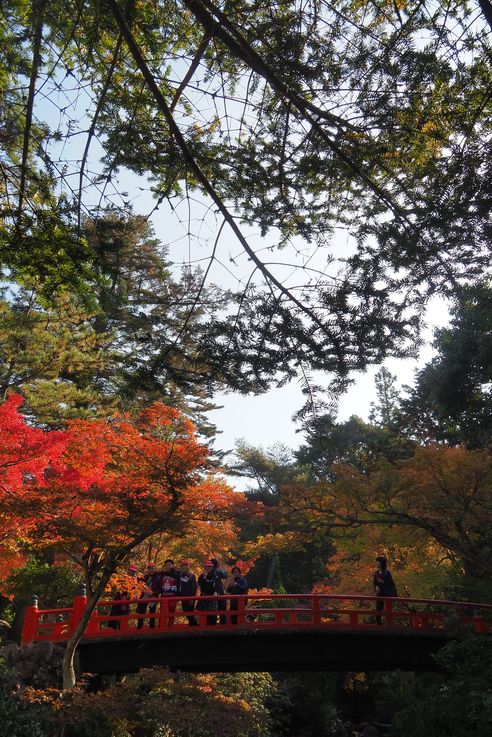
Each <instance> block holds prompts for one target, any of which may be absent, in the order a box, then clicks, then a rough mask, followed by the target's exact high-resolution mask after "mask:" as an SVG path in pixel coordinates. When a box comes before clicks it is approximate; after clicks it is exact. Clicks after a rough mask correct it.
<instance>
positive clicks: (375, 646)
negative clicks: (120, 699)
mask: <svg viewBox="0 0 492 737" xmlns="http://www.w3.org/2000/svg"><path fill="white" fill-rule="evenodd" d="M447 642H448V638H447V637H446V635H445V634H443V633H431V634H429V633H420V632H409V631H408V629H407V630H406V631H405V632H402V631H401V630H400V631H398V630H396V629H389V628H386V627H381V628H379V627H378V628H374V629H371V630H368V631H367V632H361V631H360V630H359V631H355V630H351V629H343V630H341V629H338V630H337V631H331V632H330V631H329V630H328V631H327V629H326V628H324V629H320V630H313V629H310V630H309V631H307V630H305V631H303V630H290V631H289V630H283V631H281V632H279V631H251V630H247V631H241V630H240V629H238V630H237V632H236V631H234V632H231V631H226V632H224V631H222V632H221V631H217V632H194V631H193V629H190V631H189V632H188V631H186V632H183V631H181V632H176V633H169V634H168V633H166V634H165V635H157V634H156V635H150V636H145V635H143V634H142V635H138V636H133V637H128V636H125V637H120V636H114V637H111V638H110V639H109V638H108V637H105V638H98V639H91V640H86V641H82V643H81V644H80V646H79V654H78V659H79V663H78V667H79V670H80V672H83V673H131V672H135V671H138V670H139V669H140V668H150V667H152V666H166V667H168V668H170V669H171V670H173V671H187V672H197V673H207V672H208V673H210V672H217V673H219V672H239V671H262V672H266V671H271V672H275V671H347V670H349V671H351V670H354V671H374V670H377V671H384V670H414V671H417V670H436V664H435V661H434V659H433V657H432V655H433V654H435V653H436V652H437V651H438V650H439V649H440V648H442V647H443V646H444V645H445V644H446V643H447Z"/></svg>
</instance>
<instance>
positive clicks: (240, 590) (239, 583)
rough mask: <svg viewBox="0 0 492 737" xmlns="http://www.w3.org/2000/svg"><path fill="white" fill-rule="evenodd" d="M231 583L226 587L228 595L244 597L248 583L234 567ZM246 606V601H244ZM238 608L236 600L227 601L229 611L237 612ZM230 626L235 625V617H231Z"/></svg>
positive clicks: (233, 615)
mask: <svg viewBox="0 0 492 737" xmlns="http://www.w3.org/2000/svg"><path fill="white" fill-rule="evenodd" d="M231 575H232V583H230V584H229V586H228V587H227V593H228V594H235V597H237V596H246V594H247V593H248V581H247V579H246V577H245V576H243V575H241V570H240V569H239V568H238V567H237V566H234V568H233V569H232V570H231ZM244 603H245V604H246V599H245V601H244ZM238 607H239V600H238V599H237V598H233V599H229V609H230V610H231V611H234V612H237V610H238ZM231 624H237V615H235V614H232V615H231Z"/></svg>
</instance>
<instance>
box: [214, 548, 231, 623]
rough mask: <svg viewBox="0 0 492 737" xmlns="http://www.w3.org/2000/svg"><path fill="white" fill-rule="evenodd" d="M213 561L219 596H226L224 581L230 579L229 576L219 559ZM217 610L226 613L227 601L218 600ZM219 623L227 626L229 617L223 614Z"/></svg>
mask: <svg viewBox="0 0 492 737" xmlns="http://www.w3.org/2000/svg"><path fill="white" fill-rule="evenodd" d="M211 561H212V564H213V567H214V572H215V575H216V576H217V583H216V590H217V594H218V595H219V596H224V594H225V591H224V583H223V582H224V580H225V579H226V578H228V575H227V573H226V571H225V570H224V568H222V566H221V565H220V563H219V561H218V560H217V558H211ZM217 609H218V610H219V612H225V610H226V609H227V599H218V600H217ZM219 622H220V624H226V623H227V617H226V616H225V614H221V615H220V617H219Z"/></svg>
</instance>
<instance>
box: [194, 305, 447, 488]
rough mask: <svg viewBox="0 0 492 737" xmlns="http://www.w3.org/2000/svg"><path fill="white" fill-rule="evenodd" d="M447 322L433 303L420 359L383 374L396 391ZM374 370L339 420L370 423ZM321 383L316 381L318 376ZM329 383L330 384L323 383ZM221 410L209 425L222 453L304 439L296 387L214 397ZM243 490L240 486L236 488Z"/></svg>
mask: <svg viewBox="0 0 492 737" xmlns="http://www.w3.org/2000/svg"><path fill="white" fill-rule="evenodd" d="M447 322H448V311H447V309H446V305H445V304H444V302H443V301H441V300H435V301H434V302H433V303H432V304H431V305H430V307H429V311H428V315H427V323H428V328H427V329H426V331H425V335H424V337H425V339H426V343H425V344H424V345H423V346H422V349H421V351H420V356H419V358H418V359H406V360H398V359H388V360H387V361H386V362H385V364H384V365H385V366H386V368H387V369H388V370H389V371H390V372H391V373H392V374H394V375H395V376H397V379H398V384H399V385H400V386H404V385H411V384H412V383H413V377H414V372H415V370H416V369H417V368H418V367H420V366H422V365H424V364H425V363H427V362H428V361H429V360H430V359H431V357H432V353H433V351H432V348H431V346H430V340H431V339H432V333H433V330H434V328H436V327H441V326H443V325H445V324H446V323H447ZM378 370H379V367H378V366H374V367H371V368H370V369H369V370H368V371H367V372H366V373H364V374H359V375H358V376H357V378H356V381H355V382H354V384H353V385H352V386H351V387H350V389H349V390H348V391H347V393H346V394H345V395H344V396H343V397H342V399H341V401H340V405H339V413H338V419H339V420H340V421H343V420H346V419H348V418H349V417H350V416H351V415H358V416H359V417H362V418H363V419H368V415H369V411H370V403H371V402H372V401H374V400H375V385H374V376H375V374H376V373H377V371H378ZM316 380H317V381H318V383H323V382H322V377H321V378H320V375H317V376H316ZM325 383H328V382H325ZM215 401H216V403H217V404H219V405H224V406H223V408H222V409H218V410H214V411H213V412H210V413H209V417H210V419H211V420H212V421H213V422H214V423H215V424H216V425H217V428H218V430H220V431H222V434H221V435H219V436H218V437H217V439H216V441H215V447H216V448H218V449H220V450H232V449H233V448H234V445H235V442H236V441H237V440H239V439H244V440H246V441H247V443H248V444H250V445H255V446H263V447H264V448H267V447H268V446H270V445H273V444H275V443H282V444H284V445H287V446H289V447H290V448H293V449H296V448H297V447H298V446H299V445H300V444H301V443H302V442H303V436H302V434H301V433H299V432H296V430H297V429H298V425H296V424H295V423H294V422H293V420H292V416H293V415H294V414H295V413H296V412H297V411H298V410H299V409H300V407H302V405H303V404H304V401H305V398H304V396H303V395H302V393H301V387H300V385H299V383H298V382H295V381H293V382H291V383H290V384H289V385H287V386H285V387H282V388H281V389H272V390H270V391H269V392H268V393H266V394H263V395H260V396H242V395H239V394H220V395H217V396H216V397H215ZM237 486H238V488H241V484H238V485H237Z"/></svg>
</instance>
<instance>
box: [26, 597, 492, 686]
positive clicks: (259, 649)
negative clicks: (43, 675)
mask: <svg viewBox="0 0 492 737" xmlns="http://www.w3.org/2000/svg"><path fill="white" fill-rule="evenodd" d="M86 605H87V599H86V597H85V596H76V597H75V599H74V602H73V606H72V607H67V608H62V609H44V610H43V609H38V606H37V602H36V601H35V603H34V604H33V606H31V607H27V609H26V614H25V620H24V628H23V633H22V643H23V644H30V643H34V642H41V641H43V640H50V641H52V642H58V643H63V642H64V641H66V640H67V639H68V637H69V636H70V634H71V632H73V630H74V629H75V627H76V625H77V623H78V622H79V621H80V617H81V615H82V613H83V611H84V610H85V608H86ZM377 605H379V606H378V607H377ZM381 606H383V609H380V608H379V607H381ZM206 607H207V609H206ZM208 607H210V608H208ZM466 628H468V629H471V630H473V631H475V632H476V633H478V634H491V633H492V604H473V603H468V602H455V601H435V600H430V599H408V598H386V599H381V598H376V597H374V596H356V595H329V594H267V595H266V594H254V595H248V596H230V595H229V596H222V597H221V596H214V597H196V598H195V597H186V598H172V597H163V598H147V599H129V600H127V599H123V600H122V599H119V600H117V601H101V602H99V604H98V605H97V608H96V610H95V611H94V612H93V614H92V616H91V619H90V622H89V624H88V625H87V628H86V631H85V634H84V637H83V639H82V641H81V643H80V645H79V669H80V671H81V672H89V673H122V672H132V671H136V670H138V669H139V668H144V667H151V666H157V665H163V666H168V667H169V668H171V669H172V670H182V671H196V672H207V671H208V672H210V671H216V672H221V671H255V670H256V671H287V670H294V671H302V670H366V671H368V670H394V669H402V670H432V669H434V668H435V667H436V666H435V662H434V659H433V657H432V656H433V655H434V654H435V653H436V652H437V651H438V650H439V649H440V648H441V647H443V645H445V644H446V643H447V642H449V640H450V639H452V638H453V637H456V636H457V634H458V633H459V632H460V631H463V630H464V629H466Z"/></svg>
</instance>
